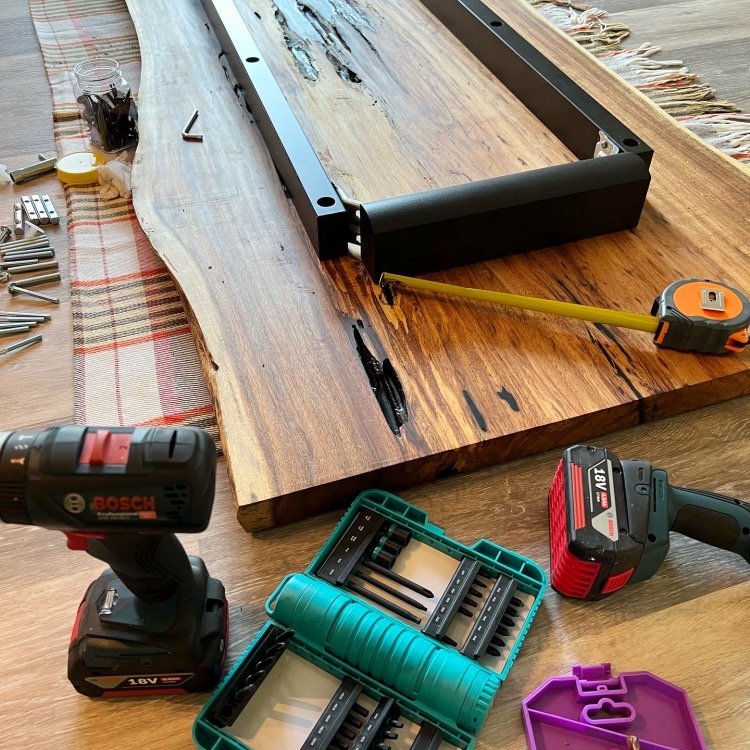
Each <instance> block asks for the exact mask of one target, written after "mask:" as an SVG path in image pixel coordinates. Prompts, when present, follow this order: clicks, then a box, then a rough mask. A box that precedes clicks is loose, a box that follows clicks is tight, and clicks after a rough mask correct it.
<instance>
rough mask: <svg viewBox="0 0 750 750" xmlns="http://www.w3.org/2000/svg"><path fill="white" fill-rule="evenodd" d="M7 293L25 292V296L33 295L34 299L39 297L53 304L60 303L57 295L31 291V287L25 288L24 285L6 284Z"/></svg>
mask: <svg viewBox="0 0 750 750" xmlns="http://www.w3.org/2000/svg"><path fill="white" fill-rule="evenodd" d="M8 294H12V295H16V294H25V295H26V296H27V297H33V298H34V299H41V300H44V301H45V302H51V303H52V304H53V305H59V304H60V299H59V298H58V297H50V296H48V295H46V294H41V293H40V292H32V291H31V289H26V288H25V287H22V286H19V285H18V284H13V283H11V284H8Z"/></svg>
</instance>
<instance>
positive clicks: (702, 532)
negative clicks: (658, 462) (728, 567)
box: [549, 445, 750, 600]
mask: <svg viewBox="0 0 750 750" xmlns="http://www.w3.org/2000/svg"><path fill="white" fill-rule="evenodd" d="M670 531H676V532H678V533H679V534H684V535H685V536H689V537H692V538H693V539H697V540H698V541H701V542H705V543H706V544H710V545H712V546H714V547H719V548H721V549H726V550H731V551H732V552H736V553H737V554H738V555H740V556H741V557H744V558H745V560H747V561H748V562H750V504H748V503H744V502H742V501H741V500H736V499H735V498H732V497H726V496H725V495H719V494H717V493H715V492H706V491H704V490H693V489H686V488H684V487H674V486H672V485H670V484H669V482H668V481H667V472H666V471H664V470H663V469H657V468H655V467H652V465H651V464H650V463H649V462H648V461H642V460H637V459H632V460H628V461H620V460H618V458H617V456H615V455H614V453H612V452H611V451H608V450H607V449H605V448H595V447H593V446H590V445H574V446H572V447H571V448H568V449H567V450H566V451H565V453H564V454H563V458H562V461H560V465H559V466H558V468H557V472H556V473H555V477H554V479H553V481H552V486H551V488H550V492H549V533H550V564H551V568H552V587H553V588H554V589H555V590H556V591H557V592H558V593H560V594H563V595H564V596H569V597H572V598H575V599H589V600H593V599H600V598H602V597H603V596H606V595H607V594H611V593H613V592H615V591H618V590H619V589H621V588H623V587H624V586H626V585H629V584H633V583H638V582H639V581H645V580H646V579H647V578H650V577H651V576H652V575H653V574H654V573H656V571H657V570H658V569H659V566H660V565H661V564H662V562H663V561H664V558H665V557H666V555H667V551H668V550H669V532H670Z"/></svg>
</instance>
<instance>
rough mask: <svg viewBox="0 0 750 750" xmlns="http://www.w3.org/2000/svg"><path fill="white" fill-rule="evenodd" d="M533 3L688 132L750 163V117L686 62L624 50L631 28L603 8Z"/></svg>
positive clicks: (545, 0) (649, 47)
mask: <svg viewBox="0 0 750 750" xmlns="http://www.w3.org/2000/svg"><path fill="white" fill-rule="evenodd" d="M529 2H530V3H531V4H532V5H534V6H535V7H536V8H537V9H538V10H539V11H540V12H541V13H542V14H543V15H544V16H545V18H547V19H548V20H549V21H550V22H551V23H553V24H554V25H555V26H557V27H559V28H560V29H562V30H563V31H565V32H566V33H567V34H568V35H569V36H570V37H571V38H573V39H575V41H576V42H578V43H579V44H580V45H581V46H583V47H584V48H586V49H587V50H588V51H589V52H591V53H592V54H594V55H596V57H597V58H599V59H600V60H601V61H602V62H603V63H604V64H605V65H606V66H607V67H608V68H610V69H611V70H613V71H614V72H615V73H617V74H618V75H619V76H621V77H622V78H624V79H625V80H626V81H627V82H628V83H630V84H631V85H632V86H634V87H635V88H637V89H638V90H639V91H641V92H642V93H643V94H644V95H645V96H647V97H649V99H651V100H652V101H653V102H654V103H655V104H657V105H658V106H659V107H661V108H662V109H663V110H664V111H665V112H667V113H668V114H670V115H672V116H673V117H676V118H678V119H679V121H680V122H681V123H682V124H683V125H684V126H685V127H687V128H689V129H690V130H692V131H693V132H694V133H695V134H696V135H698V136H700V137H701V138H703V139H704V140H706V141H708V142H709V143H711V144H712V145H713V146H716V147H717V148H719V149H720V150H722V151H724V152H725V153H727V154H728V155H729V156H731V157H732V158H734V159H737V160H738V161H742V162H748V163H750V135H749V134H748V130H749V129H750V128H748V125H747V123H748V118H750V115H743V114H742V113H741V110H740V108H739V107H737V105H735V104H733V103H732V102H729V101H727V100H725V99H719V98H718V97H717V95H716V91H715V89H714V88H713V87H711V86H710V85H708V84H707V83H704V82H702V81H700V79H699V77H698V75H696V74H695V73H691V72H690V70H689V69H688V68H687V67H686V66H685V64H684V63H683V62H682V60H655V59H653V56H654V55H656V54H657V53H658V52H660V51H661V47H658V46H657V45H655V44H650V43H645V44H641V45H640V46H639V47H634V48H630V49H625V48H623V47H621V46H620V42H622V41H624V40H625V39H626V38H627V37H628V36H629V35H630V29H629V28H628V27H627V26H626V25H625V24H622V23H619V22H609V21H608V20H607V19H608V17H609V14H608V13H607V11H605V10H602V9H601V8H596V7H589V6H587V5H585V4H583V3H572V2H568V0H529ZM732 113H739V115H733V114H732ZM730 115H731V116H730Z"/></svg>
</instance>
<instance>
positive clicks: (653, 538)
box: [648, 534, 656, 542]
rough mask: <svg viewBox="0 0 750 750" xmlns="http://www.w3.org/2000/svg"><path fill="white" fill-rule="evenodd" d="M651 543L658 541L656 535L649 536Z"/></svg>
mask: <svg viewBox="0 0 750 750" xmlns="http://www.w3.org/2000/svg"><path fill="white" fill-rule="evenodd" d="M648 540H649V542H655V541H656V535H655V534H649V535H648Z"/></svg>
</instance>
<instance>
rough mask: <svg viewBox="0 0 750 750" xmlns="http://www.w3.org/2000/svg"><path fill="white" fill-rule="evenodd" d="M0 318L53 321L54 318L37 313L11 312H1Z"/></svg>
mask: <svg viewBox="0 0 750 750" xmlns="http://www.w3.org/2000/svg"><path fill="white" fill-rule="evenodd" d="M0 318H11V319H12V318H29V319H32V320H52V316H51V315H48V314H47V313H37V312H20V311H19V312H17V311H15V310H14V311H12V312H11V311H10V310H0Z"/></svg>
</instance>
